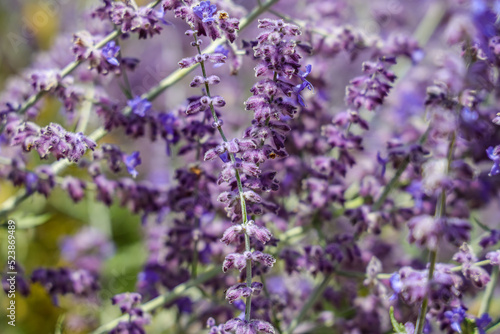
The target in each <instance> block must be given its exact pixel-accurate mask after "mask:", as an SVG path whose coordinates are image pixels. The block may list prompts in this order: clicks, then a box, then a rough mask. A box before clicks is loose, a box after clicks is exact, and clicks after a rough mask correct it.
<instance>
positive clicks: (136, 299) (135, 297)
mask: <svg viewBox="0 0 500 334" xmlns="http://www.w3.org/2000/svg"><path fill="white" fill-rule="evenodd" d="M141 299H142V296H141V295H140V294H138V293H135V292H134V293H129V292H126V293H121V294H119V295H116V296H114V297H113V298H111V302H112V303H113V305H118V306H120V310H121V312H122V313H129V312H130V311H131V310H132V308H133V307H135V306H137V305H139V304H140V303H141Z"/></svg>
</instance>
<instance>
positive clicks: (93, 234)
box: [61, 228, 114, 273]
mask: <svg viewBox="0 0 500 334" xmlns="http://www.w3.org/2000/svg"><path fill="white" fill-rule="evenodd" d="M113 251H114V247H113V244H112V243H111V242H110V241H109V240H108V238H107V237H106V236H105V235H104V234H103V233H102V232H100V231H98V230H97V229H95V228H82V229H81V230H80V231H78V233H77V234H75V235H74V236H71V237H66V238H64V239H63V240H62V242H61V254H62V256H63V257H64V259H65V260H66V261H68V262H69V263H72V264H74V265H75V266H76V267H78V268H82V269H85V270H88V271H90V272H93V273H97V272H99V269H100V267H101V265H102V263H103V261H104V260H106V259H107V258H109V257H110V256H111V255H112V254H113Z"/></svg>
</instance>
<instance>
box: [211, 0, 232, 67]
mask: <svg viewBox="0 0 500 334" xmlns="http://www.w3.org/2000/svg"><path fill="white" fill-rule="evenodd" d="M214 6H215V5H214ZM214 53H220V54H223V55H224V56H226V58H228V57H229V50H228V49H227V48H226V47H224V46H223V45H217V47H216V48H215V50H214ZM224 64H225V63H223V62H221V63H215V64H214V65H213V67H214V68H217V67H221V66H222V65H224Z"/></svg>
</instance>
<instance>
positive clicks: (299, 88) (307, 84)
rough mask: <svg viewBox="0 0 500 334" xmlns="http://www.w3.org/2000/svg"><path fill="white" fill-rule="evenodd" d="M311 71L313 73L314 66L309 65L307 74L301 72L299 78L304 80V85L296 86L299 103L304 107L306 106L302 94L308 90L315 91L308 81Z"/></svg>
mask: <svg viewBox="0 0 500 334" xmlns="http://www.w3.org/2000/svg"><path fill="white" fill-rule="evenodd" d="M311 71H312V65H307V66H306V71H305V72H302V71H300V72H299V75H298V76H299V78H300V79H301V80H302V83H301V84H299V85H297V86H295V89H296V93H297V101H298V102H299V104H300V105H301V106H303V107H305V106H306V105H305V103H304V99H303V98H302V96H301V95H300V93H301V92H302V91H303V90H304V89H306V88H307V89H309V90H314V87H313V85H312V84H311V83H310V82H309V81H307V79H306V77H307V76H308V75H309V74H310V73H311Z"/></svg>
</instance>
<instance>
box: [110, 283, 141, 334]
mask: <svg viewBox="0 0 500 334" xmlns="http://www.w3.org/2000/svg"><path fill="white" fill-rule="evenodd" d="M141 299H142V296H141V295H140V294H138V293H135V292H134V293H130V292H126V293H122V294H118V295H116V296H114V297H113V298H111V302H112V303H113V305H118V306H120V310H121V312H122V313H123V314H128V316H129V318H128V321H126V322H125V321H121V322H120V323H118V325H116V327H115V328H113V329H112V330H111V331H110V333H111V334H121V333H137V334H143V333H146V332H145V331H144V326H145V325H147V324H148V323H149V322H150V318H149V315H148V314H146V313H144V311H143V310H142V309H141V308H139V307H137V306H138V305H139V304H140V302H141Z"/></svg>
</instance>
